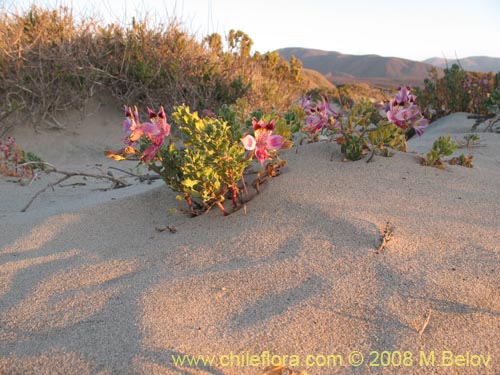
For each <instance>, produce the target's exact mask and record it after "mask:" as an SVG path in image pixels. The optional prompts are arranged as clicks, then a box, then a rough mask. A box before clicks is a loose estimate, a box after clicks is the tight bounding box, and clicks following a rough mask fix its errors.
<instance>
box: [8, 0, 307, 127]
mask: <svg viewBox="0 0 500 375" xmlns="http://www.w3.org/2000/svg"><path fill="white" fill-rule="evenodd" d="M0 29H1V30H2V33H0V97H2V99H3V100H2V101H1V103H0V120H2V125H0V126H2V127H6V126H7V125H6V124H7V122H6V120H7V119H9V118H11V116H13V115H14V114H26V115H28V116H31V118H30V119H29V120H31V122H32V123H33V124H36V126H38V127H52V128H60V127H63V125H62V124H60V123H59V122H58V121H57V115H58V114H59V113H62V112H64V111H66V110H67V109H70V108H74V109H80V110H84V109H85V104H86V103H87V101H88V99H89V98H90V97H92V96H94V95H98V94H105V95H109V93H111V94H112V95H113V96H114V97H115V98H117V99H118V100H119V101H121V102H136V103H139V104H141V105H149V106H159V105H163V106H164V107H165V108H166V109H167V111H171V110H173V108H174V107H175V106H177V105H179V104H182V103H185V104H186V105H188V106H190V108H192V109H194V110H199V111H202V110H204V109H209V110H211V111H212V112H216V111H217V110H218V108H220V107H221V106H222V105H223V104H228V105H229V104H233V103H235V102H236V101H237V100H238V99H239V98H245V100H246V101H247V102H248V105H249V106H250V107H252V108H263V109H264V110H266V111H269V110H271V109H272V108H276V109H278V110H285V109H286V108H287V107H288V105H290V103H291V102H292V101H293V100H294V99H295V98H296V97H297V96H298V92H299V91H300V90H301V89H302V65H301V63H300V61H299V60H297V59H295V58H292V59H291V60H290V61H285V60H284V59H282V58H281V57H280V56H279V55H278V53H276V52H269V53H265V54H260V53H253V54H252V53H251V47H252V44H253V42H252V40H251V39H250V37H249V36H248V35H246V34H245V33H244V32H242V31H235V30H231V31H230V32H229V33H228V34H227V35H226V36H225V39H226V40H225V43H224V41H223V37H222V36H221V35H219V34H212V35H209V36H207V37H206V38H205V39H204V40H203V41H201V42H200V41H199V40H197V38H196V37H195V36H194V35H191V34H189V33H188V32H186V31H184V30H183V28H182V26H181V24H180V23H179V22H178V21H176V20H170V21H169V22H167V23H158V22H152V21H150V20H149V19H148V18H146V17H145V18H144V19H137V18H133V19H132V23H131V25H130V26H125V25H122V24H116V23H112V24H106V25H104V24H102V23H101V22H98V21H97V20H95V19H93V18H85V19H83V20H81V21H78V20H77V19H76V17H75V16H74V15H73V12H72V11H71V10H70V9H68V8H66V7H60V8H56V9H54V10H50V9H45V8H42V7H38V6H35V5H33V6H32V7H31V8H29V9H28V10H27V11H25V12H23V13H19V14H10V13H7V12H5V13H2V14H1V15H0ZM224 46H227V47H224ZM82 113H84V111H83V112H82ZM3 130H5V129H3ZM1 131H2V129H0V133H1Z"/></svg>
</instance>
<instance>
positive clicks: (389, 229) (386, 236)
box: [375, 221, 394, 254]
mask: <svg viewBox="0 0 500 375" xmlns="http://www.w3.org/2000/svg"><path fill="white" fill-rule="evenodd" d="M393 234H394V225H392V224H391V223H390V222H389V221H388V222H387V223H386V225H385V229H384V233H383V234H382V236H381V241H382V243H381V244H380V246H379V247H378V249H377V251H376V252H375V253H376V254H380V253H381V252H382V250H384V249H385V247H386V246H387V243H388V242H389V241H390V240H391V239H392V236H393Z"/></svg>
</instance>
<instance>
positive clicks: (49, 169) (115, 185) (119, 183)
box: [21, 161, 130, 212]
mask: <svg viewBox="0 0 500 375" xmlns="http://www.w3.org/2000/svg"><path fill="white" fill-rule="evenodd" d="M25 165H34V166H36V165H39V166H40V165H43V166H44V167H45V169H44V172H46V173H57V174H61V175H63V176H64V177H62V178H60V179H59V180H57V181H55V182H51V183H50V184H48V185H47V186H45V187H44V188H43V189H41V190H39V191H38V192H37V193H36V194H35V195H34V196H33V197H32V198H31V199H30V201H29V202H28V203H27V204H26V206H24V207H23V209H22V210H21V212H26V210H27V209H28V208H29V207H30V206H31V204H32V203H33V201H34V200H35V199H36V198H37V197H38V196H39V195H40V194H42V193H43V192H45V191H46V190H47V189H49V188H54V186H56V185H59V184H60V183H62V182H64V181H66V180H67V179H69V178H71V177H75V176H81V177H90V178H95V179H106V180H109V181H111V182H112V185H111V186H110V187H109V188H107V189H106V190H111V189H119V188H122V187H125V186H129V185H130V184H127V183H126V182H125V181H123V180H121V179H119V178H115V177H113V176H109V175H103V174H94V173H85V172H73V171H63V170H60V169H57V168H56V167H55V166H54V165H52V164H50V163H45V162H38V161H36V162H28V163H24V164H22V165H21V166H25Z"/></svg>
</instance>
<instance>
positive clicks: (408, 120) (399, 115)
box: [386, 86, 429, 135]
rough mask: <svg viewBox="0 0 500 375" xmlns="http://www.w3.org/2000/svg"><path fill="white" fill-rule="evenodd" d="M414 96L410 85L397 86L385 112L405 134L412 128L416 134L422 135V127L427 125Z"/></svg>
mask: <svg viewBox="0 0 500 375" xmlns="http://www.w3.org/2000/svg"><path fill="white" fill-rule="evenodd" d="M416 98H417V97H416V96H415V95H413V94H412V93H411V91H410V87H408V86H406V87H404V86H403V87H399V92H398V93H397V94H396V96H395V97H394V99H392V100H391V101H390V103H389V108H388V111H387V113H386V115H387V119H388V120H389V121H390V122H392V123H393V124H394V125H396V126H397V127H398V128H400V129H401V130H403V132H405V134H406V133H408V132H409V131H410V130H411V129H413V130H414V131H415V133H416V134H417V135H422V134H423V132H424V129H425V128H426V127H427V125H429V122H428V121H427V119H426V118H425V117H424V116H423V115H422V112H421V111H420V108H419V107H418V106H417V105H416V104H415V100H416Z"/></svg>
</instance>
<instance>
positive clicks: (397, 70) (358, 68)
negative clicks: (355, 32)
mask: <svg viewBox="0 0 500 375" xmlns="http://www.w3.org/2000/svg"><path fill="white" fill-rule="evenodd" d="M278 53H279V54H280V55H281V56H283V57H284V58H285V59H287V60H288V59H290V57H291V56H292V55H294V56H295V57H297V58H298V59H300V60H301V61H302V65H303V66H304V68H307V69H313V70H317V71H318V72H320V73H322V74H323V75H324V76H325V77H326V78H328V80H329V81H330V82H332V83H333V84H335V85H339V84H346V83H361V82H365V83H369V84H372V85H376V86H381V87H394V86H398V85H401V84H409V85H412V86H421V85H423V83H424V79H425V78H427V77H428V76H429V74H428V71H429V69H430V68H431V67H432V65H430V64H426V63H423V62H418V61H412V60H406V59H401V58H398V57H383V56H378V55H344V54H342V53H340V52H334V51H322V50H317V49H309V48H282V49H279V50H278Z"/></svg>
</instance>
